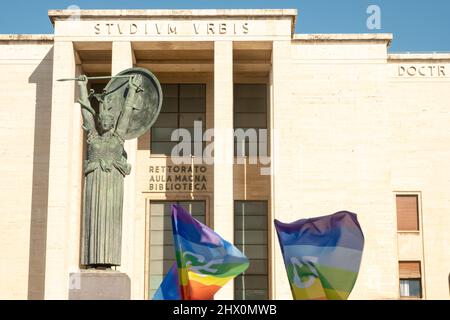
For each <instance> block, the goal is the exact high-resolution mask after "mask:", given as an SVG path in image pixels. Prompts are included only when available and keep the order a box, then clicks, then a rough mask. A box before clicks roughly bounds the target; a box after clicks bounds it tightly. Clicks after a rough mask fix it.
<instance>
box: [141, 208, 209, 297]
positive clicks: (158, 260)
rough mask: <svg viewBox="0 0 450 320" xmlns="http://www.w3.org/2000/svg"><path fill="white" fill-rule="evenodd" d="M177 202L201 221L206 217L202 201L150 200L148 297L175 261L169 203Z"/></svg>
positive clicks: (203, 221) (151, 295)
mask: <svg viewBox="0 0 450 320" xmlns="http://www.w3.org/2000/svg"><path fill="white" fill-rule="evenodd" d="M175 203H177V204H179V205H181V206H182V207H183V208H185V209H186V211H188V212H189V213H191V214H192V216H193V217H194V218H195V219H197V220H199V221H200V222H202V223H205V219H206V209H205V208H206V207H205V202H204V201H151V202H150V263H149V298H150V299H151V298H152V297H153V294H154V293H155V291H156V290H157V289H158V287H159V285H160V284H161V281H162V279H163V278H164V276H165V275H166V273H167V271H168V270H169V269H170V267H171V266H172V264H173V263H174V262H175V249H174V246H173V236H172V220H171V210H170V205H171V204H175Z"/></svg>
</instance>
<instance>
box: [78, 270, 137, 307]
mask: <svg viewBox="0 0 450 320" xmlns="http://www.w3.org/2000/svg"><path fill="white" fill-rule="evenodd" d="M130 297H131V280H130V278H129V277H128V276H127V275H126V274H125V273H122V272H119V271H114V270H96V269H88V270H81V271H80V272H76V273H71V274H70V278H69V300H130Z"/></svg>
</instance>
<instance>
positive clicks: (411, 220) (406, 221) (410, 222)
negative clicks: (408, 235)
mask: <svg viewBox="0 0 450 320" xmlns="http://www.w3.org/2000/svg"><path fill="white" fill-rule="evenodd" d="M396 203H397V228H398V230H399V231H418V230H419V206H418V197H417V195H397V196H396Z"/></svg>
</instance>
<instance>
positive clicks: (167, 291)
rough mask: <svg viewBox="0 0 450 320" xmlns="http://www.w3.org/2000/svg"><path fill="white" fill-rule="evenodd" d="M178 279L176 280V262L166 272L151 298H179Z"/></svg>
mask: <svg viewBox="0 0 450 320" xmlns="http://www.w3.org/2000/svg"><path fill="white" fill-rule="evenodd" d="M181 299H182V297H181V289H180V281H179V280H178V269H177V264H176V263H174V264H173V265H172V267H171V268H170V269H169V272H167V274H166V276H165V277H164V279H163V282H162V283H161V285H160V286H159V288H158V290H156V292H155V295H154V296H153V300H181Z"/></svg>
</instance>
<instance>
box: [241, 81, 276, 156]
mask: <svg viewBox="0 0 450 320" xmlns="http://www.w3.org/2000/svg"><path fill="white" fill-rule="evenodd" d="M234 129H235V138H234V155H235V156H239V157H241V156H258V154H261V155H262V156H265V155H268V147H267V145H268V144H267V86H266V85H265V84H235V85H234ZM237 130H239V131H237ZM264 130H265V131H264Z"/></svg>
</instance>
